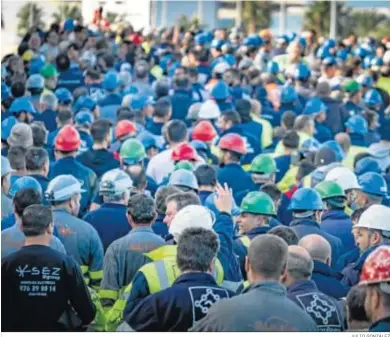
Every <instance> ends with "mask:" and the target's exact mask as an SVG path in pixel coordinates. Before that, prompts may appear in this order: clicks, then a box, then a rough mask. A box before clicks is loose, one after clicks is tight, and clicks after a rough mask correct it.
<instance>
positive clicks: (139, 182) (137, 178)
mask: <svg viewBox="0 0 390 337" xmlns="http://www.w3.org/2000/svg"><path fill="white" fill-rule="evenodd" d="M138 168H139V169H138ZM128 174H129V176H130V178H131V180H132V181H133V186H134V188H137V189H144V188H145V187H146V185H147V180H146V172H145V169H144V168H143V167H142V166H139V165H133V166H131V167H130V168H129V169H128Z"/></svg>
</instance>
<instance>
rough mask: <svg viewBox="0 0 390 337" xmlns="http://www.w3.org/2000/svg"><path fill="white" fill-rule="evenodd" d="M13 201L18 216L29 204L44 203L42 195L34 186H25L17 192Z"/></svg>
mask: <svg viewBox="0 0 390 337" xmlns="http://www.w3.org/2000/svg"><path fill="white" fill-rule="evenodd" d="M12 202H13V204H14V207H15V213H16V214H17V215H18V216H22V214H23V211H24V210H25V208H27V207H28V206H30V205H40V204H42V196H41V194H40V193H39V192H38V191H36V190H34V189H33V188H24V189H22V190H20V191H18V192H16V194H15V196H14V198H13V200H12Z"/></svg>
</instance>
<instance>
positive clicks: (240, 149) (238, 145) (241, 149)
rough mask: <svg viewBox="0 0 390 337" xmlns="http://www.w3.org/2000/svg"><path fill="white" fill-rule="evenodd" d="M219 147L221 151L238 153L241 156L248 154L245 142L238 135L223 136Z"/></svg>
mask: <svg viewBox="0 0 390 337" xmlns="http://www.w3.org/2000/svg"><path fill="white" fill-rule="evenodd" d="M218 147H219V148H220V149H221V150H226V151H231V152H236V153H239V154H242V155H244V154H246V146H245V140H244V138H242V137H241V136H240V135H238V134H237V133H228V134H227V135H225V136H223V137H222V138H221V139H220V141H219V143H218Z"/></svg>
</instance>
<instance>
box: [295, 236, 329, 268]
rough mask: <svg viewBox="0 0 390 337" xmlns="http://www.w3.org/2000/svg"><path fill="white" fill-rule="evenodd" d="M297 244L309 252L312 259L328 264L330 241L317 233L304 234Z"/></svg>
mask: <svg viewBox="0 0 390 337" xmlns="http://www.w3.org/2000/svg"><path fill="white" fill-rule="evenodd" d="M298 244H299V246H301V247H303V248H305V249H306V250H307V251H308V252H309V254H310V256H311V257H312V259H313V260H314V261H320V262H323V263H326V264H329V265H330V261H331V255H332V248H331V246H330V243H329V242H328V241H327V240H326V239H325V238H323V237H322V236H320V235H317V234H311V235H306V236H304V237H303V238H302V239H301V240H300V241H299V243H298Z"/></svg>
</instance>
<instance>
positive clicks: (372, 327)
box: [369, 316, 390, 331]
mask: <svg viewBox="0 0 390 337" xmlns="http://www.w3.org/2000/svg"><path fill="white" fill-rule="evenodd" d="M382 323H385V324H386V325H387V324H389V325H390V316H389V317H385V318H382V319H380V320H379V321H376V322H375V323H373V324H372V325H371V326H370V329H369V331H372V330H373V331H375V328H376V327H377V326H378V325H381V324H382Z"/></svg>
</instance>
